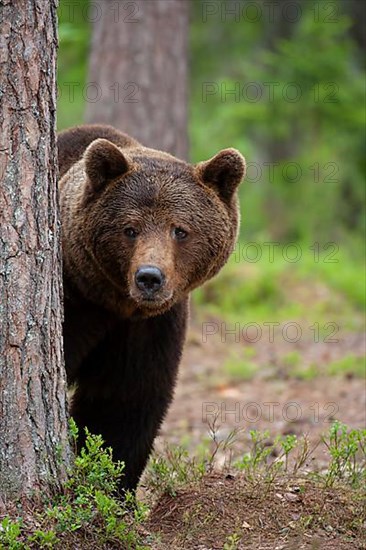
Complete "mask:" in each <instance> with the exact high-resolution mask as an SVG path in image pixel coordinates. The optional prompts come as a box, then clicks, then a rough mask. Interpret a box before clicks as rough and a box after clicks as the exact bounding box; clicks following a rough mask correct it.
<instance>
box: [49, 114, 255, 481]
mask: <svg viewBox="0 0 366 550" xmlns="http://www.w3.org/2000/svg"><path fill="white" fill-rule="evenodd" d="M58 151H59V165H60V178H61V179H60V182H59V190H60V205H61V220H62V233H63V238H62V246H63V264H64V294H65V320H64V347H65V361H66V370H67V375H68V382H69V384H71V385H75V387H76V389H75V393H74V396H73V399H72V405H71V414H72V416H73V417H74V419H75V421H76V423H77V425H78V426H79V427H80V428H83V427H85V426H87V427H88V428H89V430H90V431H91V432H92V433H95V434H101V435H102V437H103V439H104V441H105V443H106V445H108V446H111V447H112V449H113V456H114V458H115V459H119V460H123V461H124V462H125V475H124V477H123V479H122V482H121V489H122V490H123V489H134V488H135V487H136V485H137V483H138V481H139V478H140V476H141V474H142V472H143V469H144V467H145V465H146V462H147V459H148V457H149V454H150V452H151V449H152V446H153V441H154V438H155V436H156V435H157V432H158V429H159V426H160V424H161V422H162V420H163V418H164V415H165V413H166V411H167V408H168V405H169V403H170V401H171V399H172V395H173V390H174V385H175V380H176V376H177V369H178V365H179V361H180V357H181V354H182V348H183V343H184V339H185V332H186V323H187V313H188V296H189V293H190V291H191V290H193V289H194V288H196V287H198V286H199V285H201V284H202V283H204V282H205V281H207V280H208V279H210V278H211V277H213V276H214V275H215V274H216V273H217V272H218V271H219V270H220V269H221V268H222V267H223V265H224V264H225V262H226V261H227V259H228V257H229V255H230V253H231V251H232V249H233V247H234V244H235V240H236V236H237V230H238V221H239V214H238V206H237V196H236V191H237V188H238V185H239V183H240V182H241V180H242V178H243V176H244V171H245V162H244V159H243V157H242V156H241V154H240V153H239V152H238V151H236V150H235V149H225V150H223V151H220V152H219V153H218V154H217V155H216V156H215V157H213V158H212V159H211V160H208V161H206V162H201V163H199V164H197V165H190V164H188V163H186V162H184V161H182V160H178V159H177V158H175V157H173V156H171V155H169V154H167V153H163V152H161V151H156V150H153V149H148V148H146V147H143V146H142V145H140V144H139V143H138V142H137V141H135V140H134V139H132V138H130V137H129V136H127V135H125V134H123V133H121V132H119V131H117V130H115V129H114V128H112V127H109V126H102V125H90V126H80V127H76V128H73V129H70V130H66V131H64V132H62V133H61V134H60V135H59V137H58Z"/></svg>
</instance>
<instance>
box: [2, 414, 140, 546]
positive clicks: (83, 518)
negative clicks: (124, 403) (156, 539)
mask: <svg viewBox="0 0 366 550" xmlns="http://www.w3.org/2000/svg"><path fill="white" fill-rule="evenodd" d="M70 433H71V437H72V439H73V440H75V441H76V439H77V436H78V430H77V428H76V424H75V422H74V421H73V420H71V421H70ZM123 469H124V464H123V463H119V462H113V460H112V451H111V449H110V448H106V449H104V448H103V441H102V439H101V437H100V436H93V435H91V434H90V433H89V432H88V431H87V430H86V441H85V447H84V448H83V449H82V451H81V453H80V455H79V456H77V457H76V458H75V464H74V469H73V471H72V473H71V476H70V478H69V481H68V482H67V484H66V487H65V493H64V494H63V495H59V496H58V497H57V498H56V500H55V501H54V502H52V503H51V504H50V505H49V506H48V507H47V508H46V509H45V510H44V511H43V512H40V513H39V514H38V518H37V523H38V525H39V526H41V528H40V529H37V530H35V531H34V532H33V533H32V534H31V535H29V536H28V535H27V533H28V532H29V529H28V530H25V529H24V530H23V525H22V523H21V522H13V521H11V520H10V519H9V518H5V519H4V520H3V521H2V523H1V527H0V543H2V544H4V546H5V547H6V548H10V549H11V550H18V549H24V550H26V549H28V548H56V547H59V545H62V543H63V541H64V540H68V539H69V538H70V537H77V536H78V534H80V537H82V536H83V533H85V532H88V534H89V536H90V537H93V538H94V540H96V541H97V543H98V544H99V545H100V546H101V547H102V546H103V545H104V544H108V543H109V542H114V543H115V542H116V541H118V543H119V544H120V545H121V548H134V549H136V550H143V549H144V548H145V547H144V546H142V545H141V544H140V541H139V536H138V534H137V531H136V527H137V526H138V525H139V523H141V521H143V520H144V519H145V517H146V514H147V507H146V505H144V504H142V503H140V502H138V501H136V500H135V497H134V496H133V495H132V494H130V493H127V494H126V497H125V499H124V500H123V501H121V500H119V499H118V498H117V497H116V490H117V485H118V481H119V480H120V478H121V476H122V475H123ZM75 540H77V538H76V539H75Z"/></svg>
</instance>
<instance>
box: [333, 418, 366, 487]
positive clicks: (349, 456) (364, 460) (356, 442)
mask: <svg viewBox="0 0 366 550" xmlns="http://www.w3.org/2000/svg"><path fill="white" fill-rule="evenodd" d="M323 442H324V444H325V446H326V447H327V449H328V452H329V454H330V464H329V467H328V471H327V473H326V476H325V484H326V486H332V485H334V483H335V482H336V481H337V480H346V481H347V482H349V483H350V484H351V485H352V486H355V487H357V486H362V484H363V483H366V430H364V429H349V428H348V427H347V426H346V425H345V424H342V423H341V422H339V421H338V420H336V421H334V422H333V424H332V426H331V427H330V429H329V433H328V434H327V435H326V436H324V437H323Z"/></svg>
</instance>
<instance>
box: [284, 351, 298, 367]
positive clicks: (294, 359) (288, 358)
mask: <svg viewBox="0 0 366 550" xmlns="http://www.w3.org/2000/svg"><path fill="white" fill-rule="evenodd" d="M300 360H301V355H300V353H299V352H298V351H290V352H289V353H287V354H286V355H284V356H283V357H282V361H283V364H284V365H285V366H286V367H297V366H298V365H299V363H300Z"/></svg>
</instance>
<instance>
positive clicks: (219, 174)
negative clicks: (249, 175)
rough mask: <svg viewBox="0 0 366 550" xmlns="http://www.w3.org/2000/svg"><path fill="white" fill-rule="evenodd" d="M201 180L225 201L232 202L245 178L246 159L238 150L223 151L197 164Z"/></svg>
mask: <svg viewBox="0 0 366 550" xmlns="http://www.w3.org/2000/svg"><path fill="white" fill-rule="evenodd" d="M197 170H198V174H199V176H200V178H201V179H202V181H203V183H204V184H205V185H207V187H211V188H212V189H213V190H214V191H216V193H217V194H218V195H219V196H220V197H221V198H222V199H223V200H225V201H230V199H231V198H232V196H233V195H234V193H235V191H236V189H237V187H238V185H239V183H240V182H241V180H242V179H243V178H244V176H245V159H244V157H243V155H241V153H239V151H237V150H236V149H223V150H222V151H220V152H219V153H217V155H215V156H214V157H212V158H211V159H210V160H206V161H205V162H200V163H199V164H197Z"/></svg>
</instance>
